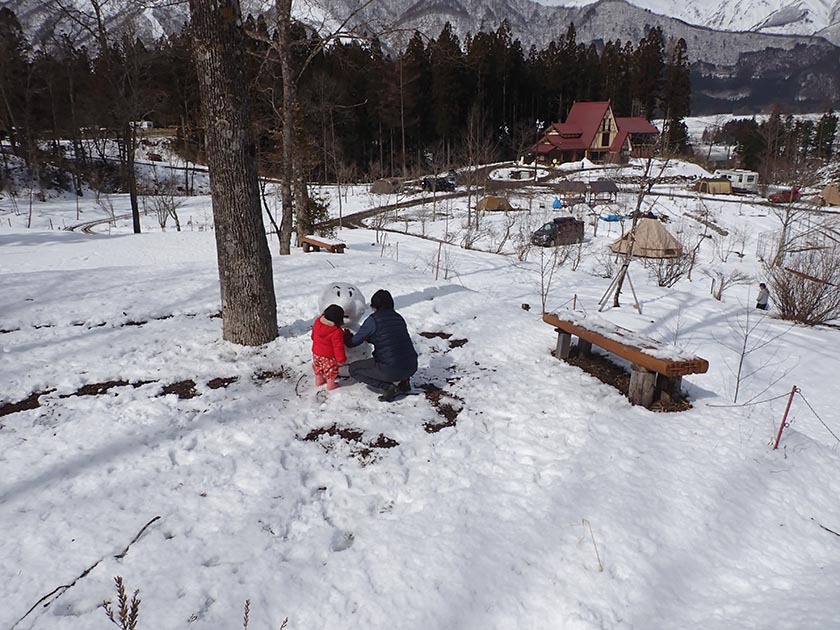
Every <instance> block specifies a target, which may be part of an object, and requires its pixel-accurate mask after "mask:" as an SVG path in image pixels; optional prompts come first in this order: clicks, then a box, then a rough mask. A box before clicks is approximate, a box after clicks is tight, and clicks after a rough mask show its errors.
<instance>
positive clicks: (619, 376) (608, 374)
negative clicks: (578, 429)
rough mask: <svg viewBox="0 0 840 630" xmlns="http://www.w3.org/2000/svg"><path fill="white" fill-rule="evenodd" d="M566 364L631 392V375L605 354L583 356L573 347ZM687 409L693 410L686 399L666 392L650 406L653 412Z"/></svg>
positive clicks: (593, 353) (624, 392)
mask: <svg viewBox="0 0 840 630" xmlns="http://www.w3.org/2000/svg"><path fill="white" fill-rule="evenodd" d="M566 362H567V363H569V364H570V365H574V366H575V367H579V368H580V369H581V370H583V371H584V372H586V373H587V374H591V375H592V376H594V377H595V378H597V379H598V380H599V381H601V382H602V383H606V384H607V385H612V386H613V387H615V388H616V389H617V390H618V391H620V392H621V393H622V394H624V395H625V396H627V393H628V392H629V391H630V375H629V374H628V373H627V372H626V371H625V370H624V368H623V367H622V366H620V365H618V364H617V363H614V362H613V361H611V360H610V359H609V357H606V356H604V355H603V354H599V353H595V352H592V353H590V354H588V355H581V354H580V353H579V352H578V348H577V346H573V347H572V350H571V353H570V355H569V358H568V359H567V361H566ZM686 409H691V403H689V402H688V401H687V400H685V399H684V398H676V397H671V396H670V395H669V394H667V393H664V392H663V393H662V394H661V395H660V396H659V399H658V400H655V401H654V402H653V404H652V405H651V406H650V410H651V411H685V410H686Z"/></svg>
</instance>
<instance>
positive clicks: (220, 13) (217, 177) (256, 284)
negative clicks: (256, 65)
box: [190, 0, 277, 346]
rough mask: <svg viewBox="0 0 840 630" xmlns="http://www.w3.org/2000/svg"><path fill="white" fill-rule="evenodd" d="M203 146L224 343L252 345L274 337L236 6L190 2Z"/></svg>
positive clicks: (211, 0)
mask: <svg viewBox="0 0 840 630" xmlns="http://www.w3.org/2000/svg"><path fill="white" fill-rule="evenodd" d="M190 15H191V17H192V25H193V51H194V57H195V63H196V67H197V68H198V84H199V93H200V95H201V110H202V113H203V116H204V127H205V134H206V139H205V141H206V145H207V165H208V168H209V172H210V191H211V193H212V196H213V220H214V222H215V225H216V254H217V257H218V263H219V280H220V284H221V293H222V325H223V336H224V338H225V339H226V340H228V341H232V342H234V343H240V344H243V345H248V346H255V345H260V344H263V343H266V342H268V341H271V340H272V339H274V338H276V337H277V315H276V310H277V305H276V301H275V297H274V281H273V277H272V270H271V255H270V253H269V250H268V242H267V240H266V237H265V228H264V226H263V219H262V212H261V208H260V190H259V181H258V178H257V158H256V146H255V142H254V138H253V134H252V130H251V126H250V124H249V121H250V107H249V102H248V93H247V90H246V81H245V60H244V50H245V45H244V33H243V28H242V12H241V8H240V6H239V1H238V0H190Z"/></svg>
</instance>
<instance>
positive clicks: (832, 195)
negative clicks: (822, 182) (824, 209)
mask: <svg viewBox="0 0 840 630" xmlns="http://www.w3.org/2000/svg"><path fill="white" fill-rule="evenodd" d="M820 204H821V205H823V206H840V189H838V188H837V184H829V185H828V186H826V187H825V188H823V189H822V190H821V191H820Z"/></svg>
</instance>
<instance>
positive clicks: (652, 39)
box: [631, 26, 665, 120]
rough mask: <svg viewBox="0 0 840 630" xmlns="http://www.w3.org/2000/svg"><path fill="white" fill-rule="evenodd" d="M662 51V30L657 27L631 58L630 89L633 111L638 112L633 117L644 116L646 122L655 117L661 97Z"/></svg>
mask: <svg viewBox="0 0 840 630" xmlns="http://www.w3.org/2000/svg"><path fill="white" fill-rule="evenodd" d="M664 51H665V40H664V38H663V36H662V29H661V28H660V27H658V26H657V27H655V28H652V29H650V30H649V31H648V32H647V35H645V37H644V38H643V39H642V41H640V42H639V46H638V47H637V48H636V52H635V54H634V56H633V65H632V70H631V76H632V82H631V89H632V93H633V101H634V109H635V108H636V107H638V110H639V111H638V112H634V115H641V116H644V117H645V118H647V119H648V120H651V119H652V118H653V117H654V116H655V115H656V111H657V107H658V105H659V101H660V98H661V96H662V76H663V70H664V67H665V62H664V54H665V53H664Z"/></svg>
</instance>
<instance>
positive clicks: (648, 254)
mask: <svg viewBox="0 0 840 630" xmlns="http://www.w3.org/2000/svg"><path fill="white" fill-rule="evenodd" d="M634 234H635V244H634V245H633V256H636V257H639V258H678V257H679V256H681V255H682V252H683V246H682V243H680V242H679V241H678V240H677V239H676V237H674V236H673V235H672V234H671V233H670V232H669V231H668V230H666V229H665V227H664V226H663V225H662V224H661V223H660V222H659V221H658V220H657V219H639V222H638V223H636V227H635V228H633V229H632V230H630V231H629V232H627V234H625V235H624V236H622V237H621V238H620V239H618V240H617V241H615V242H614V243H613V244H612V245H610V249H611V250H612V251H614V252H615V253H616V254H626V253H627V251H628V250H629V248H630V239H631V238H633V235H634Z"/></svg>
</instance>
